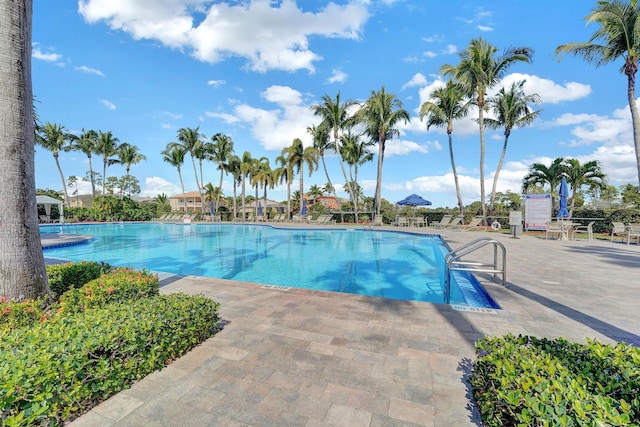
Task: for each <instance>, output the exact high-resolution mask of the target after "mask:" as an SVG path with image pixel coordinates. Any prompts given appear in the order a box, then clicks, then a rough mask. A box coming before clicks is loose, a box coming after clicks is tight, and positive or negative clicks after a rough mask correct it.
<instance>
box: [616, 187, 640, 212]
mask: <svg viewBox="0 0 640 427" xmlns="http://www.w3.org/2000/svg"><path fill="white" fill-rule="evenodd" d="M620 195H621V196H622V203H624V204H625V205H633V206H635V207H636V208H640V187H639V186H636V185H633V184H625V185H623V186H622V187H621V188H620Z"/></svg>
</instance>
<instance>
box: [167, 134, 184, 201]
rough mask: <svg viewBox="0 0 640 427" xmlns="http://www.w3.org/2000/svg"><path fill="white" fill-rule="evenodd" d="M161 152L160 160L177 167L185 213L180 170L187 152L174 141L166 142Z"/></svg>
mask: <svg viewBox="0 0 640 427" xmlns="http://www.w3.org/2000/svg"><path fill="white" fill-rule="evenodd" d="M161 154H162V160H164V161H165V162H167V163H169V164H170V165H171V166H173V167H175V168H176V169H178V177H179V178H180V187H181V188H182V203H183V206H184V212H185V213H187V196H186V195H185V192H184V182H183V181H182V172H181V170H180V169H181V168H182V165H183V164H184V156H185V155H186V154H187V150H185V149H184V147H182V146H180V145H179V144H176V143H175V142H170V143H169V144H167V148H165V149H164V151H162V153H161Z"/></svg>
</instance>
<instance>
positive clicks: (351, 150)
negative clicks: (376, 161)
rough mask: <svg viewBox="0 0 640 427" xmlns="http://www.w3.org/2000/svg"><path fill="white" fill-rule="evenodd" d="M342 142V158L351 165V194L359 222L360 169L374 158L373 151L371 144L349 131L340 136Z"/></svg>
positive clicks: (349, 187) (349, 186) (356, 219)
mask: <svg viewBox="0 0 640 427" xmlns="http://www.w3.org/2000/svg"><path fill="white" fill-rule="evenodd" d="M340 139H341V143H342V148H341V150H342V154H341V155H342V158H343V159H344V160H345V162H346V163H347V164H348V165H349V178H350V181H349V185H348V187H347V188H348V189H349V193H350V194H351V200H352V203H353V210H354V212H355V221H356V224H357V223H358V199H359V191H361V189H360V186H359V185H358V169H359V168H360V166H362V165H363V164H365V163H367V162H370V161H372V160H373V153H372V152H370V151H369V149H368V147H369V145H370V144H367V143H365V142H364V141H361V140H360V136H359V135H356V134H353V133H351V132H348V133H346V134H344V135H342V136H341V137H340Z"/></svg>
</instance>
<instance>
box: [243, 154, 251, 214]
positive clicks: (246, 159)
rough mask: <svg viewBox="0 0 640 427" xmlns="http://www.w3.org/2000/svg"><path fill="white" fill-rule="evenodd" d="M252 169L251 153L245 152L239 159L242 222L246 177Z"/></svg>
mask: <svg viewBox="0 0 640 427" xmlns="http://www.w3.org/2000/svg"><path fill="white" fill-rule="evenodd" d="M252 167H253V158H252V157H251V153H250V152H248V151H245V152H244V153H243V154H242V158H241V159H240V178H241V179H242V181H241V182H242V220H243V221H244V220H245V213H246V212H245V206H246V203H245V202H246V185H245V183H246V181H247V177H248V176H249V175H250V174H251V169H252Z"/></svg>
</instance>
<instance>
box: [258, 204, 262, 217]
mask: <svg viewBox="0 0 640 427" xmlns="http://www.w3.org/2000/svg"><path fill="white" fill-rule="evenodd" d="M258 216H262V205H261V204H260V202H258Z"/></svg>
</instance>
